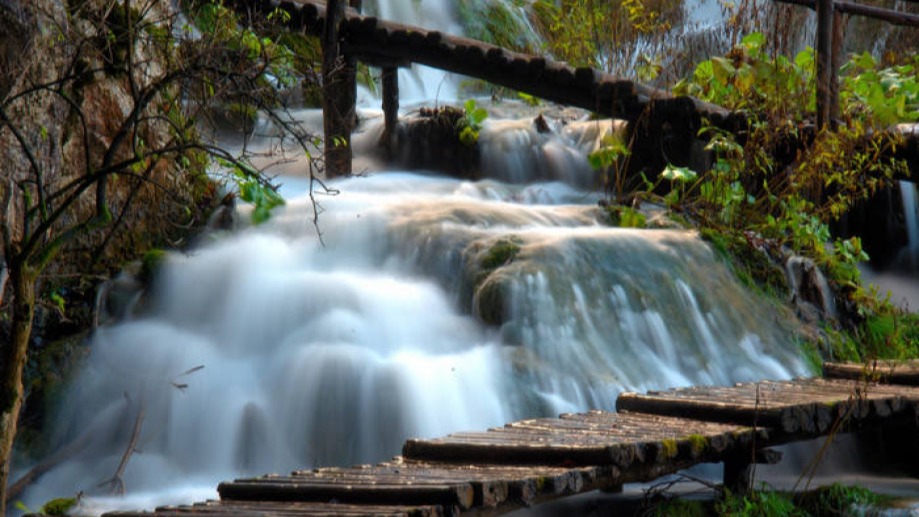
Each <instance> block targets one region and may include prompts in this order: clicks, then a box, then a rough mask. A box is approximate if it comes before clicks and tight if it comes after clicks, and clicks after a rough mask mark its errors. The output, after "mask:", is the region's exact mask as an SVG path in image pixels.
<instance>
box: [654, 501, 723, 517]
mask: <svg viewBox="0 0 919 517" xmlns="http://www.w3.org/2000/svg"><path fill="white" fill-rule="evenodd" d="M710 507H711V505H710V504H709V502H708V501H696V500H691V499H681V498H674V499H670V500H668V501H664V502H663V503H660V504H658V505H657V506H655V507H654V513H653V515H654V517H708V516H709V515H710V514H711V512H710Z"/></svg>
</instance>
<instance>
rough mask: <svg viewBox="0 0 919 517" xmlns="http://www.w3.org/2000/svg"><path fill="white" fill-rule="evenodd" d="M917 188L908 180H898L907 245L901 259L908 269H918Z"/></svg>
mask: <svg viewBox="0 0 919 517" xmlns="http://www.w3.org/2000/svg"><path fill="white" fill-rule="evenodd" d="M917 193H919V189H917V188H916V184H915V183H913V182H910V181H901V182H900V195H901V196H902V199H903V218H904V220H905V221H906V237H907V245H906V249H905V250H903V253H904V254H905V255H906V257H905V258H904V259H903V260H902V261H901V262H903V263H904V264H905V265H906V266H907V267H908V268H909V269H913V270H915V269H919V203H917V199H919V195H917Z"/></svg>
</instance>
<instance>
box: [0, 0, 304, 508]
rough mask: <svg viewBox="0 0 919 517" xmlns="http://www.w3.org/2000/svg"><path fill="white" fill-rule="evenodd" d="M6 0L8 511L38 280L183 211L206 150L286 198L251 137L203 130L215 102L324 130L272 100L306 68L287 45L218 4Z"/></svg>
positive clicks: (2, 345)
mask: <svg viewBox="0 0 919 517" xmlns="http://www.w3.org/2000/svg"><path fill="white" fill-rule="evenodd" d="M6 4H10V2H7V3H5V4H4V5H6ZM11 5H13V6H14V7H13V8H9V7H4V6H0V11H2V12H0V15H6V18H5V19H4V18H3V17H0V25H2V24H3V23H6V24H8V25H12V26H13V28H14V29H15V30H11V31H5V32H4V31H0V33H2V34H5V35H4V36H0V59H5V60H6V63H4V65H5V66H4V68H5V69H6V70H7V71H8V72H7V73H8V75H7V76H6V77H4V78H3V80H0V159H2V160H3V162H2V163H3V164H4V165H3V166H2V171H3V174H2V177H0V214H2V215H0V232H2V254H3V260H2V262H0V264H2V266H0V307H2V309H3V315H4V317H5V318H7V319H8V321H9V337H10V339H8V340H0V517H2V515H4V512H5V508H6V504H7V501H6V489H7V488H6V487H7V484H8V477H9V473H10V459H11V450H12V446H13V440H14V438H15V436H16V431H17V420H18V416H19V413H20V410H21V407H22V404H23V384H22V376H23V369H24V366H25V364H26V360H27V357H28V353H29V346H30V339H31V337H32V332H33V317H34V314H35V307H36V303H37V298H38V294H37V293H40V289H39V288H40V286H41V284H42V281H43V278H44V277H45V276H46V275H47V274H49V273H50V272H54V271H60V270H63V269H66V268H68V267H70V268H73V267H77V268H80V267H83V268H85V267H89V266H90V265H91V264H95V263H99V262H100V261H101V262H105V261H106V260H107V259H110V258H111V257H112V256H114V257H118V256H124V255H130V253H131V252H132V251H137V250H131V249H126V248H130V241H132V240H137V238H138V235H141V234H143V233H144V231H145V230H152V229H153V228H156V227H162V226H163V221H169V220H170V219H173V218H182V219H185V220H184V221H182V223H183V224H184V223H187V222H189V220H191V219H193V218H194V217H195V211H196V210H195V205H196V203H197V202H198V201H199V200H200V199H201V198H203V197H206V196H207V195H208V194H213V185H212V183H211V181H210V180H209V179H208V176H207V174H206V173H205V168H206V165H207V163H208V159H209V157H210V158H217V159H218V160H219V162H220V163H221V164H222V166H223V167H225V168H229V169H232V171H233V173H234V174H235V175H236V177H237V178H238V179H239V180H240V181H241V182H242V184H243V185H244V187H245V188H244V192H243V197H245V196H246V194H247V193H248V195H249V197H250V198H251V199H252V200H253V201H256V204H257V205H258V204H259V203H261V204H262V207H261V208H262V209H264V210H267V208H266V205H273V204H277V203H278V202H279V201H278V200H279V198H278V196H277V195H276V194H275V193H274V188H273V187H272V185H271V183H270V182H269V180H268V178H267V177H266V176H265V175H264V174H262V172H261V171H259V170H258V169H256V168H255V167H253V166H252V164H251V162H250V161H249V158H250V157H251V153H250V151H249V149H248V146H246V145H243V146H242V147H241V148H240V149H238V150H236V151H233V152H231V151H230V150H229V149H226V148H223V147H221V146H220V145H218V144H216V143H215V142H213V141H210V140H208V139H206V138H204V137H202V135H201V132H200V131H199V128H200V127H201V124H202V123H203V122H205V121H206V120H208V119H209V118H210V117H212V116H213V115H214V114H215V113H220V112H226V111H227V110H230V111H234V112H237V113H241V114H243V115H244V117H251V116H252V115H253V114H254V113H256V112H257V110H264V111H263V112H264V113H266V114H267V116H268V117H270V118H271V119H272V120H273V122H274V123H275V124H276V125H277V126H279V127H280V128H281V129H282V130H283V132H284V135H285V136H286V137H287V138H288V142H290V141H292V142H294V143H295V147H297V148H299V149H300V150H302V151H303V152H306V153H307V154H309V153H310V150H311V149H313V146H314V145H315V144H316V143H317V142H316V141H315V139H314V138H313V137H311V136H310V135H308V134H306V133H304V132H303V131H302V130H300V129H299V127H298V126H297V125H296V124H295V123H294V122H293V121H292V119H291V118H290V117H289V115H287V114H286V113H285V112H284V111H283V110H279V109H277V108H279V106H280V105H281V103H280V89H279V86H281V87H283V86H290V85H292V84H294V82H295V81H296V72H295V70H294V68H293V67H292V66H291V64H292V59H291V58H292V55H291V52H290V51H289V50H288V49H287V48H286V47H284V46H283V45H280V44H277V43H275V42H274V40H272V39H270V38H267V37H263V36H260V35H259V34H261V33H256V32H255V31H254V30H252V29H249V28H241V27H240V25H239V20H238V19H237V17H236V16H235V15H234V13H232V12H231V11H229V10H227V9H225V8H224V7H222V5H221V4H220V3H217V2H213V1H197V2H186V5H185V7H187V9H188V12H189V13H191V18H192V19H193V20H194V22H195V23H194V26H192V25H190V24H188V23H187V22H185V21H184V20H185V19H186V18H185V17H184V16H182V15H180V14H179V13H178V12H176V11H174V10H173V9H172V8H171V2H169V1H167V0H69V1H67V2H61V1H59V0H40V1H35V2H24V1H21V2H16V1H13V2H12V4H11ZM4 9H6V10H4ZM7 11H8V12H7ZM279 18H281V16H280V15H279ZM11 19H12V20H13V21H12V22H10V21H9V20H11ZM276 21H277V20H276ZM281 21H284V20H281ZM11 49H14V51H11ZM16 77H18V78H19V79H18V80H16V79H11V78H16ZM247 120H248V119H247ZM310 163H311V166H310V169H309V170H308V171H306V172H307V174H308V175H309V177H310V179H311V180H313V181H318V180H317V179H316V178H315V177H314V175H313V173H314V169H313V166H312V163H313V162H312V161H311V162H310ZM253 193H254V194H257V195H254V194H253ZM258 208H259V207H258V206H257V211H258ZM268 208H270V206H268ZM264 210H263V213H264ZM166 226H168V225H166ZM128 227H133V228H132V230H131V231H126V228H128ZM132 232H133V233H132ZM141 240H143V239H141ZM147 240H148V241H151V242H147V243H142V244H141V246H140V247H141V248H142V247H143V244H151V243H152V239H150V238H147ZM125 242H127V244H125ZM135 247H137V246H135ZM112 248H119V249H117V250H115V251H114V252H111V253H110V254H109V255H107V254H108V253H109V250H111V249H112ZM4 294H6V296H4Z"/></svg>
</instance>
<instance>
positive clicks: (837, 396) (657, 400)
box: [616, 379, 919, 436]
mask: <svg viewBox="0 0 919 517" xmlns="http://www.w3.org/2000/svg"><path fill="white" fill-rule="evenodd" d="M917 394H919V391H917ZM616 406H617V409H619V410H628V411H641V412H646V413H656V414H664V415H673V416H681V417H692V418H698V419H705V420H711V421H718V422H725V423H737V424H743V425H756V426H765V427H773V428H776V429H777V430H778V431H780V432H782V433H786V434H794V433H802V434H807V435H814V436H817V435H820V434H822V433H825V432H827V430H828V429H829V428H830V426H831V425H833V423H834V422H836V421H837V419H839V418H841V417H845V418H847V419H848V420H864V419H867V418H883V417H886V416H889V415H891V414H894V413H898V412H900V411H902V410H904V409H905V407H904V404H903V398H902V389H898V390H890V389H889V388H886V387H883V386H876V385H873V386H867V385H860V384H858V383H853V382H851V381H839V380H825V379H802V380H797V381H780V382H776V381H763V382H759V383H746V384H740V385H737V386H733V387H693V388H684V389H675V390H668V391H663V392H649V393H647V394H636V393H624V394H622V395H621V396H620V397H619V399H618V400H617V402H616Z"/></svg>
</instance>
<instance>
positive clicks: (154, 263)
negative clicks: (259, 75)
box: [140, 249, 167, 284]
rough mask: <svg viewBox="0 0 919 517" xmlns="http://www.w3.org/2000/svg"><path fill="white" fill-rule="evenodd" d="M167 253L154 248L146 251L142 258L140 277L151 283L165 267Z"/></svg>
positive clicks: (146, 282)
mask: <svg viewBox="0 0 919 517" xmlns="http://www.w3.org/2000/svg"><path fill="white" fill-rule="evenodd" d="M166 256H167V253H166V252H165V251H163V250H161V249H152V250H150V251H148V252H146V253H144V256H143V258H142V259H141V268H140V279H141V281H143V282H144V284H149V283H150V282H151V281H152V280H153V278H154V277H155V276H156V274H157V272H159V270H160V268H162V267H163V263H164V262H165V261H166Z"/></svg>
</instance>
